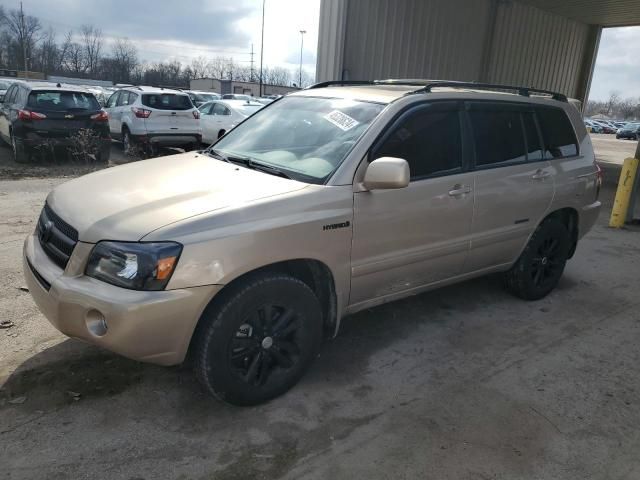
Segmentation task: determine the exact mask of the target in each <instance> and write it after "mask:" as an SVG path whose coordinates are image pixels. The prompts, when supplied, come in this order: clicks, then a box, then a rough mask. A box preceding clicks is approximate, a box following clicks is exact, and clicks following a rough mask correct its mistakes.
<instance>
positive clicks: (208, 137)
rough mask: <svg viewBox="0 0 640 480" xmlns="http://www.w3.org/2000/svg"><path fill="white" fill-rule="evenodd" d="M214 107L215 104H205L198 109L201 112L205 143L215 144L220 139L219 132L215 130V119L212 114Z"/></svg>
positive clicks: (201, 125)
mask: <svg viewBox="0 0 640 480" xmlns="http://www.w3.org/2000/svg"><path fill="white" fill-rule="evenodd" d="M213 105H214V104H213V103H205V104H204V105H202V106H200V108H199V109H198V110H199V111H200V127H201V128H202V142H203V143H213V142H214V141H215V140H216V139H217V138H218V136H217V130H216V129H215V128H216V126H215V117H214V116H213V113H212V109H213Z"/></svg>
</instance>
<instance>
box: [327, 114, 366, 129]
mask: <svg viewBox="0 0 640 480" xmlns="http://www.w3.org/2000/svg"><path fill="white" fill-rule="evenodd" d="M324 118H325V120H328V121H330V122H331V123H333V124H334V125H335V126H336V127H338V128H339V129H340V130H342V131H344V132H346V131H348V130H351V129H352V128H353V127H355V126H356V125H358V121H357V120H354V119H353V118H351V117H350V116H349V115H347V114H346V113H342V112H340V111H338V110H334V111H333V112H330V113H328V114H326V115H325V116H324Z"/></svg>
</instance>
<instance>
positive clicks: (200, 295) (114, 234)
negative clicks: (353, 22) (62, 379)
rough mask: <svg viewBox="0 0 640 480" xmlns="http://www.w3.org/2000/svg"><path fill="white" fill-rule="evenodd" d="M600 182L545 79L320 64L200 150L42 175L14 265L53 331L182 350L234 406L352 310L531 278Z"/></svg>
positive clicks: (521, 286)
mask: <svg viewBox="0 0 640 480" xmlns="http://www.w3.org/2000/svg"><path fill="white" fill-rule="evenodd" d="M496 90H499V91H496ZM130 91H133V90H130ZM508 91H513V92H514V93H508ZM134 93H135V94H136V95H137V96H142V97H143V105H142V106H141V107H135V108H149V107H148V106H145V105H147V104H145V103H144V95H146V94H147V93H146V92H144V91H142V92H134ZM153 95H156V99H157V100H158V101H159V102H160V104H161V103H162V102H163V101H164V100H163V99H162V95H164V93H154V94H153ZM137 100H138V98H136V101H137ZM160 100H161V101H160ZM187 100H188V99H187ZM147 102H148V101H147ZM189 103H190V102H189ZM134 105H135V104H134ZM156 105H158V103H156ZM185 108H190V105H188V104H187V103H186V102H185ZM160 111H162V110H160ZM155 113H156V112H155V111H154V114H155ZM184 116H185V119H184V122H185V123H186V122H187V120H188V119H187V118H186V117H187V116H190V117H191V118H192V119H193V116H192V115H191V112H190V111H189V112H187V113H186V114H185V115H184ZM123 118H124V117H123ZM180 125H181V124H180ZM112 130H113V129H112ZM195 132H196V130H195V129H194V130H193V133H194V135H195ZM132 133H133V131H132ZM180 135H181V136H184V134H182V133H180ZM185 138H186V137H185ZM600 186H601V174H600V171H599V168H598V167H597V165H596V162H595V158H594V153H593V148H592V145H591V141H590V138H589V135H588V134H587V131H586V129H585V126H584V123H583V121H582V118H581V116H580V113H579V112H578V111H577V110H576V109H575V108H574V107H573V106H571V105H570V104H569V103H568V101H567V99H566V98H565V97H564V96H563V95H561V94H558V93H553V92H546V91H540V90H532V89H525V88H518V87H508V86H495V85H482V84H464V83H456V82H429V81H420V82H419V81H411V82H402V81H395V82H393V81H385V82H326V83H324V84H318V85H316V86H314V87H312V88H309V89H307V90H303V91H300V92H297V93H294V94H291V95H288V96H286V97H284V98H281V99H279V100H276V101H274V102H273V103H271V104H270V105H267V106H265V107H264V108H263V109H261V110H259V111H257V112H256V113H254V114H253V115H252V116H250V117H249V118H248V119H246V120H245V121H243V122H242V123H240V124H239V125H238V126H236V127H235V128H234V129H233V130H230V131H229V132H227V133H226V135H224V136H223V137H221V138H220V139H218V140H217V141H216V143H214V144H213V145H211V146H210V147H209V148H208V149H206V150H204V151H200V152H188V153H183V154H180V155H175V156H167V157H162V158H156V159H152V160H146V161H141V162H136V163H131V164H128V165H123V166H119V167H116V168H111V169H108V170H103V171H100V172H96V173H92V174H90V175H87V176H84V177H81V178H78V179H75V180H71V181H69V182H67V183H65V184H62V185H60V186H58V187H57V188H56V189H54V190H53V191H52V192H51V193H50V194H49V196H48V198H47V199H46V203H45V204H44V207H43V209H42V213H41V215H40V218H39V220H38V224H37V228H36V229H35V231H34V232H33V234H32V235H29V236H28V238H27V239H26V241H25V244H24V271H25V276H26V280H27V283H28V286H29V289H30V291H31V294H32V295H33V297H34V299H35V301H36V303H37V304H38V306H39V308H40V309H41V310H42V312H43V313H44V314H45V315H46V317H47V318H48V319H49V321H50V322H51V323H52V324H53V325H54V326H55V327H56V328H58V329H59V330H60V331H61V332H63V333H65V334H66V335H68V336H70V337H75V338H79V339H82V340H85V341H88V342H91V343H93V344H96V345H99V346H101V347H104V348H106V349H109V350H112V351H114V352H117V353H119V354H121V355H124V356H127V357H129V358H132V359H136V360H141V361H145V362H152V363H156V364H161V365H174V364H179V363H181V362H183V361H184V360H185V359H186V358H187V356H188V357H189V359H190V360H191V362H192V363H193V366H194V369H195V373H196V375H197V377H198V378H199V380H200V381H201V382H202V384H203V385H204V387H205V388H206V389H207V390H208V391H209V392H211V393H212V394H213V395H215V396H217V397H218V398H220V399H222V400H224V401H226V402H229V403H233V404H237V405H252V404H257V403H260V402H264V401H267V400H269V399H272V398H274V397H276V396H278V395H280V394H282V393H284V392H286V391H287V390H288V389H290V388H291V387H292V386H294V385H295V384H296V382H297V381H298V380H299V379H300V378H301V376H302V375H303V373H304V372H305V370H307V369H308V368H309V366H310V365H311V363H312V361H314V359H315V358H316V357H317V355H318V352H319V349H320V345H321V342H322V339H323V338H325V337H330V336H332V335H335V334H336V333H337V331H338V327H339V325H340V320H341V319H342V318H343V317H345V316H346V315H349V314H352V313H354V312H357V311H360V310H363V309H365V308H369V307H373V306H375V305H380V304H382V303H385V302H390V301H392V300H396V299H399V298H403V297H406V296H409V295H414V294H417V293H420V292H423V291H426V290H429V289H433V288H437V287H440V286H443V285H447V284H452V283H456V282H461V281H463V280H466V279H469V278H472V277H478V276H481V275H486V274H489V273H496V272H500V273H501V274H502V275H503V277H504V283H505V286H506V288H507V289H508V290H509V291H511V292H513V293H514V294H515V295H516V296H518V297H520V298H522V299H525V300H537V299H540V298H542V297H544V296H546V295H547V294H549V293H550V292H551V291H552V290H553V289H554V287H555V286H556V285H557V284H558V281H559V279H560V277H561V275H562V273H563V270H564V268H565V264H566V262H567V261H568V260H569V259H570V258H571V257H572V256H573V255H574V253H575V251H576V246H577V244H578V241H579V240H580V239H581V238H582V237H583V236H584V235H585V234H586V233H587V232H588V231H589V229H590V228H591V227H592V226H593V224H594V222H595V221H596V218H597V216H598V213H599V211H600V202H599V200H598V196H599V192H600ZM399 321H400V320H399Z"/></svg>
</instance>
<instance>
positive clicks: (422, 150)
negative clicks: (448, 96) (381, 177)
mask: <svg viewBox="0 0 640 480" xmlns="http://www.w3.org/2000/svg"><path fill="white" fill-rule="evenodd" d="M430 107H433V108H430ZM430 107H428V108H420V109H418V110H417V111H415V112H413V113H409V114H408V115H407V116H406V117H405V118H403V119H401V120H400V123H399V124H397V125H396V126H394V128H393V130H392V131H391V133H390V135H389V136H388V137H387V138H386V139H384V141H383V143H382V144H381V145H380V147H378V148H377V149H376V151H375V154H374V158H380V157H397V158H404V159H405V160H406V161H407V162H408V163H409V170H410V172H411V180H419V179H421V178H424V177H428V176H432V175H445V174H449V173H456V172H457V171H459V170H461V169H462V147H461V145H462V140H461V131H460V115H459V113H458V108H457V106H450V107H449V106H436V105H435V104H434V105H432V106H430Z"/></svg>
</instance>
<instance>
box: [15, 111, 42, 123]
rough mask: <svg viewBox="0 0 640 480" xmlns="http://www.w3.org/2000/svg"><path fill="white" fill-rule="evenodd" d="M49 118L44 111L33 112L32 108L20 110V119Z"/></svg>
mask: <svg viewBox="0 0 640 480" xmlns="http://www.w3.org/2000/svg"><path fill="white" fill-rule="evenodd" d="M44 118H47V116H46V115H45V114H44V113H38V112H32V111H30V110H18V119H19V120H25V121H29V120H42V119H44Z"/></svg>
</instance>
